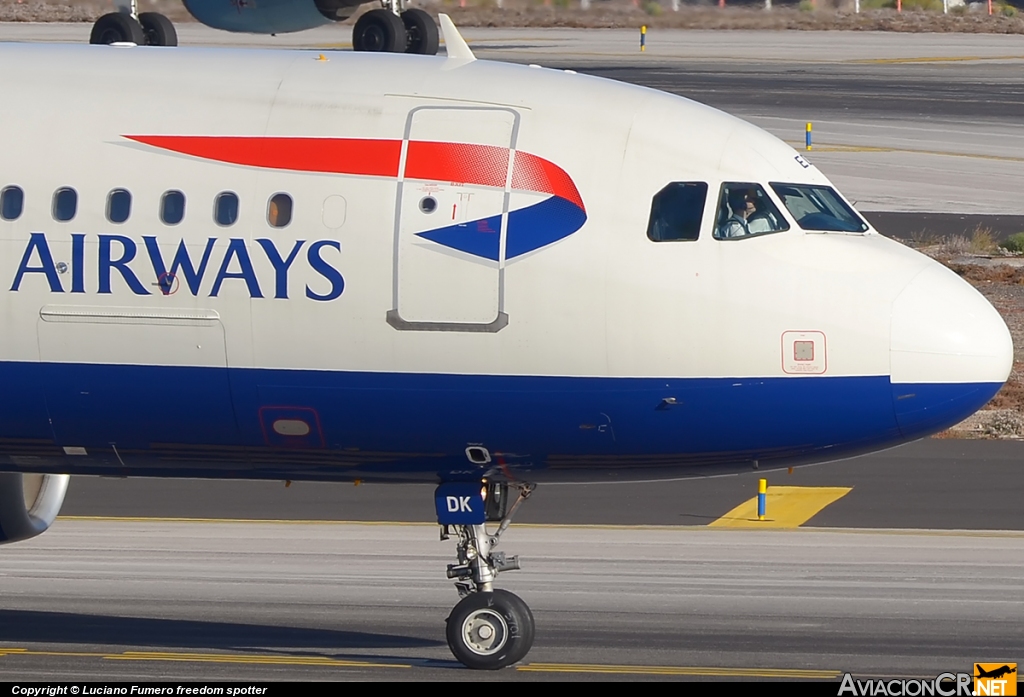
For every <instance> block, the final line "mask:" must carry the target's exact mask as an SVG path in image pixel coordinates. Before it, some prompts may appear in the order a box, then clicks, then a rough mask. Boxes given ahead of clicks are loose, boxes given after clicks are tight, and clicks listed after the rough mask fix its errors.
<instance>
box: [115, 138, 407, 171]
mask: <svg viewBox="0 0 1024 697" xmlns="http://www.w3.org/2000/svg"><path fill="white" fill-rule="evenodd" d="M125 138H129V139H131V140H134V141H136V142H139V143H145V144H146V145H152V146H155V147H158V148H163V149H164V150H173V151H174V152H180V153H182V154H184V155H194V156H195V157H202V158H204V159H207V160H216V161H218V162H229V163H231V164H235V165H248V166H250V167H266V168H268V169H290V170H294V171H296V172H323V173H328V174H356V175H363V176H370V177H394V176H397V175H398V160H399V157H400V156H401V154H402V141H400V140H369V139H362V138H262V137H255V138H253V137H238V136H231V137H224V136H125Z"/></svg>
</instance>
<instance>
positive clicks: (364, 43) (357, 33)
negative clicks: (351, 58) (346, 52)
mask: <svg viewBox="0 0 1024 697" xmlns="http://www.w3.org/2000/svg"><path fill="white" fill-rule="evenodd" d="M407 41H408V40H407V39H406V36H405V24H403V23H402V20H401V19H400V18H399V17H398V15H396V14H395V13H394V12H391V11H389V10H370V11H369V12H367V13H366V14H364V15H363V16H362V17H360V18H359V20H358V21H357V22H356V26H355V27H354V28H353V29H352V48H353V49H355V50H356V51H373V52H377V53H402V52H403V51H405V46H406V43H407Z"/></svg>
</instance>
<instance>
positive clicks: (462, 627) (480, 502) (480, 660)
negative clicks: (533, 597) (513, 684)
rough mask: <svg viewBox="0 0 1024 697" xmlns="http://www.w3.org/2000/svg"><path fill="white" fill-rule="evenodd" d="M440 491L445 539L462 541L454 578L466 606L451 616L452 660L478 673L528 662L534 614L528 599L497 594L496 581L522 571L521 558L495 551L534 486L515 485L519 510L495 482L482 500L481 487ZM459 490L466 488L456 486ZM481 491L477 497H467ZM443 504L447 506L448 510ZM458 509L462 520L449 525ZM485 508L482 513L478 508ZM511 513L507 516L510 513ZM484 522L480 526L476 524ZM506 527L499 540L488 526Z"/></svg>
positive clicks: (461, 605) (499, 532)
mask: <svg viewBox="0 0 1024 697" xmlns="http://www.w3.org/2000/svg"><path fill="white" fill-rule="evenodd" d="M448 486H450V485H444V484H442V485H441V486H440V487H438V493H437V494H435V499H436V500H437V501H438V502H439V504H438V521H439V522H440V523H441V524H442V528H441V539H442V540H446V539H448V538H449V537H450V536H451V535H452V534H455V535H457V536H458V543H457V545H456V553H457V556H458V562H457V563H455V564H449V565H448V578H452V579H456V584H455V587H456V588H457V589H458V591H459V595H461V596H462V600H460V601H459V603H458V604H457V605H456V606H455V607H454V608H453V609H452V612H451V614H450V615H449V616H448V620H447V627H446V629H445V638H446V639H447V640H448V648H449V649H451V651H452V655H454V656H455V658H456V659H458V661H459V662H460V663H462V664H463V665H464V666H466V667H468V668H474V669H477V670H498V669H499V668H505V667H507V666H510V665H512V664H513V663H517V662H519V661H521V660H523V658H525V657H526V654H527V653H529V651H530V648H531V647H532V646H533V635H534V621H533V613H532V612H530V608H529V606H527V604H526V603H525V602H523V599H522V598H520V597H519V596H518V595H515V594H514V593H510V592H508V591H506V590H502V589H496V588H494V580H495V577H496V576H497V575H498V574H499V573H500V572H502V571H513V570H515V569H518V568H519V558H518V557H506V556H505V554H504V553H503V552H496V551H494V549H495V547H497V546H498V540H499V538H500V537H501V535H502V533H504V532H505V530H507V529H508V526H509V525H510V524H511V522H512V516H513V515H514V514H515V512H516V510H517V509H518V508H519V506H520V505H521V504H522V503H523V501H525V500H526V499H527V498H529V496H530V494H531V493H532V492H533V488H534V487H533V485H532V484H519V485H515V486H516V488H517V489H518V491H519V495H518V497H517V498H516V501H515V503H514V504H512V506H511V507H509V506H508V491H509V485H508V484H505V483H495V482H489V483H486V484H485V485H484V489H483V491H484V493H485V495H484V496H482V497H481V496H480V494H481V487H480V484H472V485H469V487H468V488H465V489H462V488H457V489H449V488H446V487H448ZM454 486H455V487H459V486H460V485H454ZM473 489H475V492H476V493H475V495H473V494H470V495H465V493H464V492H466V491H472V490H473ZM442 502H444V503H443V505H442ZM447 502H452V504H453V505H451V506H448V508H447V511H454V510H455V509H457V512H458V516H465V520H466V521H467V522H465V523H464V522H462V519H460V520H458V521H457V522H452V523H448V522H446V520H445V516H444V513H445V511H446V509H445V507H444V506H446V505H448V504H447ZM477 506H479V510H475V508H476V507H477ZM506 509H507V512H506ZM475 520H480V521H481V522H480V523H476V522H474V521H475ZM487 521H491V522H495V521H500V524H499V525H498V528H497V530H495V532H494V534H490V533H488V532H487V526H486V522H487Z"/></svg>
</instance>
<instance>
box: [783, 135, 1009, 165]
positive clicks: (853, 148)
mask: <svg viewBox="0 0 1024 697" xmlns="http://www.w3.org/2000/svg"><path fill="white" fill-rule="evenodd" d="M786 142H787V143H788V144H789V145H791V146H792V147H794V148H798V149H799V148H803V147H804V141H802V140H800V141H797V140H789V141H786ZM812 152H899V153H908V154H910V155H938V156H940V157H969V158H972V159H976V160H997V161H999V162H1024V157H1012V156H1009V155H982V154H980V153H969V152H945V151H942V150H913V149H910V148H882V147H873V146H870V145H841V144H832V145H818V144H815V145H814V150H813V151H812Z"/></svg>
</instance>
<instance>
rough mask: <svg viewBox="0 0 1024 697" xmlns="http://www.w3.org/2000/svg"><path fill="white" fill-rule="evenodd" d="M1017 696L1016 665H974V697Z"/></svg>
mask: <svg viewBox="0 0 1024 697" xmlns="http://www.w3.org/2000/svg"><path fill="white" fill-rule="evenodd" d="M1016 694H1017V664H1016V663H975V664H974V695H975V696H976V697H988V696H989V695H997V696H998V697H1009V696H1010V695H1016Z"/></svg>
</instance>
